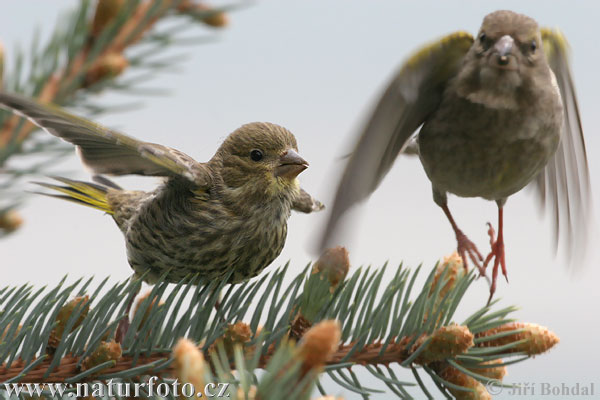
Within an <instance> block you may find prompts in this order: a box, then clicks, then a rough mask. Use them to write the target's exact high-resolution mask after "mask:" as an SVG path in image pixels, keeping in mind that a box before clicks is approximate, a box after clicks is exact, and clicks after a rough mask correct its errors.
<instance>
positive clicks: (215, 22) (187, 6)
mask: <svg viewBox="0 0 600 400" xmlns="http://www.w3.org/2000/svg"><path fill="white" fill-rule="evenodd" d="M177 10H178V11H179V12H180V13H182V14H188V15H191V16H193V17H194V18H196V19H197V20H199V21H201V22H202V23H204V24H206V25H208V26H211V27H213V28H223V27H225V26H227V25H228V24H229V18H227V14H225V13H224V12H223V11H218V10H216V9H215V8H214V7H211V6H209V5H207V4H203V3H196V2H194V1H192V0H183V1H181V2H180V3H179V5H178V6H177Z"/></svg>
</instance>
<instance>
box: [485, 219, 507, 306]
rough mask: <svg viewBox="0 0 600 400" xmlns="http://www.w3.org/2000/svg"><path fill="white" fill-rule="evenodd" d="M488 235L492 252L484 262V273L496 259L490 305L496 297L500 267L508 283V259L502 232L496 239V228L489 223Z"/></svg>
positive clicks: (493, 268)
mask: <svg viewBox="0 0 600 400" xmlns="http://www.w3.org/2000/svg"><path fill="white" fill-rule="evenodd" d="M488 235H489V236H490V246H491V248H492V250H491V251H490V254H488V255H487V257H486V258H485V261H484V262H483V270H484V271H485V269H486V268H487V265H488V264H489V263H490V261H491V260H492V258H493V259H494V266H493V267H492V285H491V286H490V297H489V299H488V304H489V303H490V302H491V301H492V297H494V292H495V291H496V280H497V279H498V269H499V267H502V275H504V278H506V282H508V275H507V273H506V259H505V257H504V238H503V236H502V232H500V234H499V235H498V237H497V238H496V237H495V236H496V233H495V232H494V228H493V227H492V224H490V223H489V222H488Z"/></svg>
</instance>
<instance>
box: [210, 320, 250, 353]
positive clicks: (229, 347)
mask: <svg viewBox="0 0 600 400" xmlns="http://www.w3.org/2000/svg"><path fill="white" fill-rule="evenodd" d="M250 339H252V331H251V330H250V325H248V324H247V323H245V322H242V321H238V322H236V323H235V324H229V325H227V328H225V332H224V333H223V336H221V338H219V339H217V340H216V341H215V343H213V344H212V345H211V346H210V349H211V350H216V349H217V344H218V343H222V344H223V347H224V348H225V352H226V353H227V354H228V355H232V354H233V348H234V346H235V345H241V346H242V347H244V346H246V345H247V344H248V342H250Z"/></svg>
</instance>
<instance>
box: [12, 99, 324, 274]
mask: <svg viewBox="0 0 600 400" xmlns="http://www.w3.org/2000/svg"><path fill="white" fill-rule="evenodd" d="M0 107H3V108H6V109H10V110H12V111H14V112H15V113H17V114H20V115H22V116H25V117H27V118H29V119H30V120H31V121H32V122H33V123H35V124H36V125H38V126H40V127H41V128H43V129H44V130H46V131H47V132H49V133H51V134H52V135H54V136H58V137H60V138H61V139H64V140H66V141H67V142H70V143H72V144H74V145H75V146H77V152H78V153H79V156H80V157H81V160H82V161H83V163H84V164H85V165H86V166H87V167H89V168H90V169H91V170H92V171H93V172H94V173H95V174H98V175H97V176H96V177H95V180H96V183H92V182H81V181H75V180H71V179H67V178H61V177H57V178H55V179H56V180H58V181H59V182H61V183H62V184H63V185H55V184H50V183H40V185H42V186H44V187H46V188H49V189H53V190H56V191H58V192H60V193H61V194H56V195H52V196H54V197H58V198H61V199H65V200H70V201H74V202H76V203H80V204H84V205H87V206H91V207H93V208H96V209H99V210H101V211H104V212H106V213H108V214H110V216H112V218H113V219H114V221H115V222H116V224H117V226H118V227H119V229H120V230H121V232H122V233H123V234H124V236H125V242H126V248H127V258H128V261H129V264H130V266H131V268H133V270H134V272H135V274H136V275H138V276H142V275H143V276H144V280H145V281H147V282H149V283H156V282H157V280H158V279H159V278H160V277H161V276H162V275H163V274H164V273H166V272H167V271H169V272H168V273H167V275H166V278H165V279H166V280H167V281H169V282H178V281H179V280H181V279H182V278H184V277H186V276H187V275H188V274H199V275H200V276H201V277H202V278H205V279H207V280H215V279H224V278H225V277H228V279H229V283H237V282H242V281H245V280H248V279H250V278H252V277H254V276H256V275H258V274H259V273H260V272H261V271H262V270H263V269H264V268H265V267H266V266H268V265H269V264H270V263H271V262H272V261H273V260H274V259H275V258H276V257H277V256H278V255H279V253H280V252H281V250H282V248H283V246H284V244H285V239H286V234H287V220H288V218H289V216H290V212H291V210H292V209H296V210H298V211H301V212H305V213H310V212H312V211H318V210H320V209H322V208H323V205H322V204H321V203H320V202H319V201H317V200H315V199H314V198H313V197H312V196H310V195H309V194H308V193H307V192H305V191H304V190H302V189H301V188H300V187H299V183H298V179H297V176H298V174H300V173H301V172H302V171H304V170H305V169H306V168H307V167H308V163H307V162H306V161H305V160H304V159H303V158H302V157H301V156H300V155H299V154H298V146H297V144H296V138H295V137H294V135H293V134H292V133H291V132H290V131H288V130H287V129H285V128H283V127H281V126H278V125H275V124H272V123H266V122H265V123H261V122H255V123H249V124H246V125H243V126H242V127H240V128H238V129H237V130H235V131H234V132H233V133H231V134H230V135H229V136H228V137H227V138H226V139H225V140H224V142H223V143H222V144H221V146H220V147H219V149H218V150H217V151H216V153H215V155H214V156H213V157H212V158H211V159H210V161H208V162H205V163H200V162H197V161H195V160H194V159H193V158H191V157H190V156H188V155H186V154H184V153H182V152H181V151H179V150H175V149H172V148H169V147H166V146H163V145H160V144H154V143H147V142H143V141H140V140H137V139H134V138H132V137H130V136H126V135H124V134H122V133H119V132H116V131H114V130H111V129H108V128H105V127H103V126H101V125H98V124H95V123H93V122H91V121H88V120H86V119H84V118H81V117H77V116H74V115H71V114H69V113H67V112H66V111H64V110H62V109H60V108H58V107H55V106H52V105H46V104H40V103H38V102H36V101H34V100H32V99H28V98H25V97H22V96H19V95H15V94H7V93H0ZM103 174H108V175H126V174H136V175H148V176H159V177H164V178H165V179H164V180H163V182H162V183H161V184H160V185H158V187H157V188H156V189H155V190H153V191H151V192H144V191H138V190H125V189H122V188H121V187H119V186H118V185H116V184H115V183H113V182H112V181H111V180H109V179H108V178H106V177H104V176H103Z"/></svg>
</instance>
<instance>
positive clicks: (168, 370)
mask: <svg viewBox="0 0 600 400" xmlns="http://www.w3.org/2000/svg"><path fill="white" fill-rule="evenodd" d="M337 252H338V254H341V253H339V252H340V250H337ZM332 259H336V260H339V259H338V258H335V257H333V258H332V257H331V254H329V256H325V257H324V258H323V259H321V260H319V261H317V262H316V263H315V265H313V268H311V266H310V265H309V266H308V267H307V268H306V269H305V270H304V271H303V272H301V273H300V274H298V275H297V276H295V277H294V279H292V280H291V282H290V283H288V284H286V285H284V283H283V281H284V278H285V277H286V275H287V273H288V265H286V266H284V267H282V268H278V269H276V270H274V271H273V272H271V273H270V274H265V275H263V276H261V277H259V278H258V279H256V280H253V281H251V282H245V283H242V284H238V285H225V284H224V281H225V280H223V281H220V282H218V283H217V282H201V281H200V280H199V278H198V277H193V276H190V277H187V278H186V279H184V280H182V281H181V282H179V283H178V284H177V285H169V284H165V283H160V284H157V285H155V286H154V287H153V288H152V289H151V290H150V291H149V292H148V293H146V294H145V295H143V296H141V297H140V298H139V299H138V301H137V303H136V307H135V312H134V314H133V317H132V320H131V326H130V329H129V331H128V332H127V334H126V336H125V338H124V340H123V342H122V343H121V344H117V343H116V342H114V337H115V331H116V325H117V323H118V321H119V320H120V318H121V317H122V316H123V312H124V310H125V307H126V304H127V303H128V301H129V297H130V296H132V295H134V294H135V293H137V291H138V290H139V286H140V284H141V282H140V281H126V282H121V283H117V284H115V285H112V286H107V280H104V281H103V282H101V283H100V284H99V285H98V287H97V288H95V289H94V290H92V289H91V288H92V281H91V280H87V281H85V282H83V280H79V281H77V282H75V283H73V284H71V285H69V286H66V279H63V281H62V282H61V284H60V285H59V286H57V287H56V288H53V289H51V290H45V289H40V290H34V289H33V287H31V286H29V285H24V286H22V287H18V288H17V287H4V288H0V310H1V311H0V382H8V383H18V382H38V383H50V382H64V383H76V382H103V381H107V380H108V379H118V380H122V381H125V382H135V381H144V379H147V378H148V377H149V376H157V377H159V378H160V379H162V380H163V381H165V382H172V380H173V379H176V378H180V380H185V381H188V382H190V383H192V384H193V385H197V384H198V382H212V381H211V380H210V379H213V380H215V379H218V381H219V382H221V381H222V382H230V383H231V385H232V386H231V390H232V392H231V393H232V396H233V398H236V397H235V396H238V391H239V390H241V392H239V396H241V397H238V398H245V397H244V396H250V393H252V396H254V397H253V398H257V399H258V398H269V399H272V398H286V399H300V398H301V399H306V398H309V397H310V394H311V392H312V390H313V388H314V387H316V388H318V389H319V390H321V389H322V385H321V384H320V383H319V380H320V379H323V378H324V377H328V378H329V379H331V380H332V381H333V382H335V383H337V384H338V385H339V386H340V387H342V388H345V389H347V390H351V391H353V392H356V393H360V394H362V395H364V396H368V395H369V394H371V393H376V392H379V391H381V390H380V388H369V387H365V386H363V384H362V383H361V381H360V379H359V378H358V376H357V375H356V373H355V371H356V370H357V368H360V369H361V370H364V371H366V372H367V373H369V374H370V375H372V376H373V377H375V378H376V379H377V380H378V381H380V382H381V386H383V385H385V386H387V387H388V389H389V390H390V391H391V392H392V393H394V394H395V395H396V396H398V397H399V398H410V396H414V394H412V395H411V394H410V391H411V390H412V391H414V390H415V387H418V388H419V389H420V390H422V391H423V392H424V393H428V392H427V390H428V389H427V387H426V386H425V385H424V383H423V379H422V377H421V375H422V374H423V373H425V374H426V375H428V376H429V377H430V379H432V380H433V382H434V383H435V384H436V385H438V387H439V388H440V390H442V391H443V392H444V393H446V395H448V396H450V395H452V396H454V397H456V398H487V397H485V396H486V393H487V391H485V385H486V384H487V383H489V382H492V381H493V382H500V381H501V380H502V379H503V377H504V375H505V373H506V367H507V366H509V365H510V364H513V363H516V362H522V361H524V360H526V359H528V358H530V357H532V356H534V355H537V354H540V353H543V352H545V351H547V350H549V349H550V348H551V347H553V346H554V345H555V344H556V343H557V342H558V338H557V337H556V335H554V334H553V333H552V332H550V331H549V330H547V329H546V328H543V327H540V326H538V325H534V324H525V323H520V322H515V321H514V320H513V319H511V318H509V316H510V314H511V313H513V312H514V311H515V308H514V307H506V308H503V309H496V302H493V303H491V304H489V305H486V306H485V307H483V308H481V309H479V310H476V311H475V312H473V314H472V315H471V316H470V317H468V318H467V319H466V320H465V321H463V322H461V323H456V322H453V321H454V319H453V315H454V312H455V311H456V309H457V308H458V307H459V305H460V302H461V300H462V298H463V295H464V293H465V292H466V290H467V289H468V287H469V286H470V285H471V283H472V282H473V280H474V276H473V274H466V273H465V272H464V268H463V267H462V263H461V261H460V257H458V256H456V255H454V256H452V257H449V258H447V259H446V260H445V261H444V262H443V263H440V264H438V265H437V266H436V267H435V268H433V269H432V271H431V273H430V274H429V275H428V277H427V279H426V281H425V283H424V285H423V286H422V288H421V289H420V290H419V291H415V292H416V293H413V290H414V286H415V281H416V279H417V275H418V273H419V270H420V269H421V268H417V270H416V271H414V272H413V271H410V270H409V269H407V268H404V267H402V266H400V267H399V268H398V269H397V271H396V272H395V273H394V276H393V277H392V279H391V280H388V281H387V282H386V281H384V280H383V274H384V271H385V268H381V269H377V270H370V268H366V269H362V268H359V269H357V270H356V271H355V272H354V273H352V274H350V275H349V276H348V277H347V278H344V277H342V278H341V279H340V280H337V281H336V280H328V279H321V278H320V277H319V276H320V274H323V273H324V271H325V272H327V274H328V273H329V272H328V271H331V269H328V268H323V266H324V265H326V264H327V262H326V261H327V260H329V261H331V260H332ZM342 260H343V258H342ZM315 266H316V268H315ZM338 266H339V265H338ZM334 270H336V269H334ZM315 271H316V272H315ZM324 276H325V277H327V276H331V275H324ZM323 283H326V284H327V285H329V288H328V289H327V290H325V291H324V290H322V289H323V288H322V287H321V285H322V284H323ZM220 292H222V293H223V295H222V297H221V298H220V300H219V293H220ZM315 293H321V294H322V295H323V296H325V297H326V298H327V301H326V302H325V303H323V301H322V299H318V298H316V296H315ZM307 296H308V297H310V298H312V299H313V300H314V301H316V302H318V303H319V304H322V310H320V312H318V313H316V314H315V315H314V317H312V318H311V321H310V322H309V323H308V326H306V327H305V329H304V330H302V331H299V330H296V331H294V329H293V326H294V324H295V321H296V320H297V315H298V314H299V313H301V312H302V310H303V306H305V309H306V307H308V308H310V301H308V302H307ZM328 296H331V297H328ZM217 302H219V304H220V305H219V306H218V308H217V309H215V308H214V306H215V304H217ZM250 303H252V304H253V305H255V309H254V310H253V312H252V313H251V314H248V311H249V305H250ZM307 304H309V305H308V306H306V305H307ZM247 314H248V315H247ZM307 321H308V320H307ZM182 338H185V340H186V341H185V342H182V340H183V339H182ZM296 342H297V344H295V343H296ZM182 343H183V344H182ZM181 346H184V347H183V348H186V349H188V350H187V351H183V350H182V347H181ZM190 346H191V347H190ZM190 348H193V349H195V350H194V351H193V353H194V354H195V353H197V355H190V354H192V353H190V351H191V350H189V349H190ZM178 354H179V356H178ZM186 357H187V358H186ZM190 357H192V358H193V359H190ZM194 357H195V358H194ZM194 360H195V361H194ZM201 361H202V362H201ZM198 365H202V368H200V367H199V366H198ZM399 368H400V369H401V368H405V369H408V370H410V371H411V372H412V373H413V375H414V377H415V381H405V380H401V379H399V378H398V376H397V375H396V373H397V371H398V370H399ZM260 369H262V370H265V371H267V372H266V373H263V374H261V379H257V378H256V371H257V370H260ZM199 370H201V371H203V372H202V373H192V372H191V371H199ZM194 374H195V375H194ZM198 374H200V375H201V376H198ZM184 378H185V379H184ZM278 382H279V383H278ZM280 382H286V383H285V384H284V385H282V384H280ZM321 391H322V390H321ZM244 393H245V394H244ZM275 394H276V395H275ZM323 395H325V393H323ZM477 396H479V397H477Z"/></svg>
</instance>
